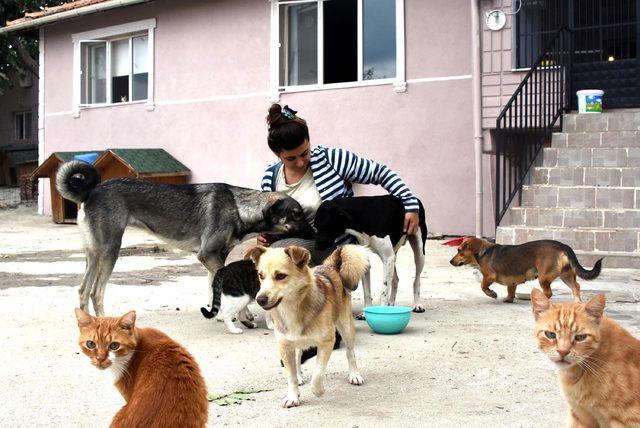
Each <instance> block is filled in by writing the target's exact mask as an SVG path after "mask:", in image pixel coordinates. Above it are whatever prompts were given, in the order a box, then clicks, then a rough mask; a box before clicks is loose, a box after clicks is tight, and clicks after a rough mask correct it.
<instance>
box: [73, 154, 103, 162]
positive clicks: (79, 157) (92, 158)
mask: <svg viewBox="0 0 640 428" xmlns="http://www.w3.org/2000/svg"><path fill="white" fill-rule="evenodd" d="M99 155H100V153H85V154H83V155H75V156H74V157H73V158H74V159H75V160H80V161H85V162H87V163H94V162H95V161H96V159H98V156H99Z"/></svg>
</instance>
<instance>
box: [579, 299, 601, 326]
mask: <svg viewBox="0 0 640 428" xmlns="http://www.w3.org/2000/svg"><path fill="white" fill-rule="evenodd" d="M604 304H605V298H604V294H602V293H600V294H598V295H596V296H594V297H592V298H591V300H589V301H588V302H587V303H586V304H585V305H584V309H585V311H587V313H588V314H589V315H590V316H591V317H593V318H594V319H595V321H596V323H597V324H600V321H601V320H602V314H603V313H604Z"/></svg>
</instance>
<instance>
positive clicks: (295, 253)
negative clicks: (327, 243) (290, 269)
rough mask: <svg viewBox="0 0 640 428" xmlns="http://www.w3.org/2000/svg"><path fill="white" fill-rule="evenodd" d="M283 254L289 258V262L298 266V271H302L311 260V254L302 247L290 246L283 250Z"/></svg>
mask: <svg viewBox="0 0 640 428" xmlns="http://www.w3.org/2000/svg"><path fill="white" fill-rule="evenodd" d="M284 252H285V253H286V254H287V255H288V256H289V258H290V259H291V261H292V262H293V263H295V265H296V266H298V269H302V268H303V267H305V266H306V265H308V264H309V260H311V253H310V252H309V250H307V249H306V248H303V247H298V246H295V245H290V246H288V247H287V248H285V249H284Z"/></svg>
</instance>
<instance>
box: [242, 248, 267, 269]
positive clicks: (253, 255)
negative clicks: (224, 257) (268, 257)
mask: <svg viewBox="0 0 640 428" xmlns="http://www.w3.org/2000/svg"><path fill="white" fill-rule="evenodd" d="M266 251H267V249H266V248H265V247H263V246H262V245H256V246H255V247H252V248H249V249H248V250H247V251H245V252H244V259H245V260H247V259H251V260H253V263H254V264H255V265H256V266H257V265H258V261H259V260H260V256H262V255H263V254H264V253H265V252H266Z"/></svg>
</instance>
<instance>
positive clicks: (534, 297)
mask: <svg viewBox="0 0 640 428" xmlns="http://www.w3.org/2000/svg"><path fill="white" fill-rule="evenodd" d="M531 306H532V307H533V317H534V318H535V319H536V321H538V318H540V314H542V313H543V312H546V311H548V310H549V308H550V307H551V301H550V300H549V298H548V297H547V296H545V295H544V293H543V292H542V291H540V290H538V289H537V288H534V289H533V290H531Z"/></svg>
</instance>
